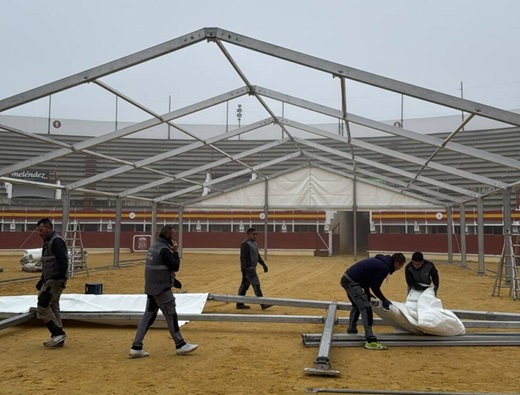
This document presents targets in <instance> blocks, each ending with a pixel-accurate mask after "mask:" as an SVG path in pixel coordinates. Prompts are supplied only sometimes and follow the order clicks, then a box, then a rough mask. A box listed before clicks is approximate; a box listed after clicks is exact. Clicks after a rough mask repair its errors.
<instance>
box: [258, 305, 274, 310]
mask: <svg viewBox="0 0 520 395" xmlns="http://www.w3.org/2000/svg"><path fill="white" fill-rule="evenodd" d="M260 306H262V310H267V309H268V308H269V307H273V305H272V304H261V305H260Z"/></svg>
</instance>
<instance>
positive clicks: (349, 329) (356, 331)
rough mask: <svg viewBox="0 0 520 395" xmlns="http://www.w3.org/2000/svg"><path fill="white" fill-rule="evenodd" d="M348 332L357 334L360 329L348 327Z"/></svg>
mask: <svg viewBox="0 0 520 395" xmlns="http://www.w3.org/2000/svg"><path fill="white" fill-rule="evenodd" d="M347 333H351V334H356V333H358V330H357V329H356V328H354V329H351V328H348V329H347Z"/></svg>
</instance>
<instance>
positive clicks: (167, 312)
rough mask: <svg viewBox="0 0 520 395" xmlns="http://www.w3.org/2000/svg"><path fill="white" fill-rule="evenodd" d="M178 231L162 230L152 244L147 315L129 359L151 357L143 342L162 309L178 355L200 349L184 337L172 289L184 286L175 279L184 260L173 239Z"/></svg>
mask: <svg viewBox="0 0 520 395" xmlns="http://www.w3.org/2000/svg"><path fill="white" fill-rule="evenodd" d="M174 236H175V230H174V229H173V228H172V227H171V226H164V227H163V228H162V229H161V232H160V234H159V238H158V239H157V241H156V242H155V243H154V244H152V246H151V247H150V249H149V250H148V253H147V254H146V264H145V271H144V282H145V286H144V292H145V293H146V297H147V301H146V311H145V312H144V314H143V316H142V317H141V320H140V321H139V325H138V326H137V332H136V334H135V338H134V341H133V343H132V348H131V349H130V352H129V356H130V358H143V357H148V356H149V355H150V353H149V352H147V351H145V350H144V349H143V340H144V337H145V335H146V333H147V332H148V329H149V328H150V326H151V325H152V324H153V323H154V321H155V319H156V318H157V313H158V312H159V309H160V310H161V312H162V313H163V315H164V319H165V320H166V324H167V325H168V329H169V331H170V335H171V337H172V339H173V341H174V342H175V349H176V353H177V354H188V353H190V352H192V351H195V350H196V349H197V348H198V345H197V344H192V343H186V342H185V341H184V338H183V337H182V335H181V331H180V328H179V320H178V317H177V310H176V308H175V296H173V292H172V286H174V284H175V285H176V287H177V288H180V287H181V284H180V282H179V281H178V280H176V279H175V273H176V272H177V271H178V270H179V268H180V264H181V260H180V257H179V253H178V252H177V249H178V245H177V242H175V241H174V240H173V238H174Z"/></svg>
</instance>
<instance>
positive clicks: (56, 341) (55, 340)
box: [43, 334, 67, 347]
mask: <svg viewBox="0 0 520 395" xmlns="http://www.w3.org/2000/svg"><path fill="white" fill-rule="evenodd" d="M65 339H67V335H66V334H63V335H58V336H52V337H51V339H50V340H49V341H47V342H45V343H43V345H44V346H45V347H60V346H59V345H60V344H63V342H64V341H65Z"/></svg>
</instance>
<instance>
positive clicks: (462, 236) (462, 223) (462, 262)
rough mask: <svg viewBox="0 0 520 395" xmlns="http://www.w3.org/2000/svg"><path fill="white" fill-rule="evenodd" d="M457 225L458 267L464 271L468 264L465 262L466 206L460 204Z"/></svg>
mask: <svg viewBox="0 0 520 395" xmlns="http://www.w3.org/2000/svg"><path fill="white" fill-rule="evenodd" d="M459 210H460V213H459V217H460V219H459V224H460V266H461V267H462V268H463V269H466V268H467V266H468V264H467V260H466V205H465V204H464V203H461V204H460V209H459Z"/></svg>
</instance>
